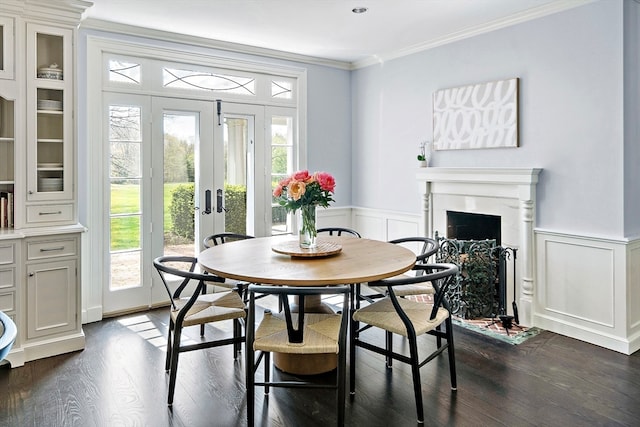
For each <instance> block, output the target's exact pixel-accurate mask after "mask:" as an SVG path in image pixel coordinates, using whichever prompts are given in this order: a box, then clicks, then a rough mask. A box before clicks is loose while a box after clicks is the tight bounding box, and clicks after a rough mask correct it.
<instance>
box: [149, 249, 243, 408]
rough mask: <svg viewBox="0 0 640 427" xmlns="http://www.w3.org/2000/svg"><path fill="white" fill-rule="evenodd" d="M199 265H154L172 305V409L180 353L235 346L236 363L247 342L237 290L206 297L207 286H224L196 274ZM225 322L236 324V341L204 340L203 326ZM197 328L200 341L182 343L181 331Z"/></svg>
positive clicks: (186, 260)
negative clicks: (243, 344)
mask: <svg viewBox="0 0 640 427" xmlns="http://www.w3.org/2000/svg"><path fill="white" fill-rule="evenodd" d="M178 264H179V265H186V266H188V268H187V269H180V268H177V267H176V265H178ZM197 264H198V260H197V259H196V258H193V257H187V256H162V257H158V258H156V259H155V260H154V261H153V265H154V266H155V268H156V269H157V270H158V273H159V274H160V278H161V279H162V283H163V284H164V287H165V289H166V291H167V293H168V295H169V301H170V303H171V308H170V313H169V333H168V336H167V358H166V361H165V370H166V371H168V372H169V395H168V398H167V403H168V405H169V406H171V405H172V404H173V394H174V391H175V386H176V374H177V372H178V356H179V355H180V353H183V352H186V351H193V350H200V349H204V348H210V347H219V346H223V345H229V344H233V356H234V359H236V358H237V357H238V352H239V351H240V346H241V344H242V343H243V342H244V336H243V335H242V330H241V326H242V325H241V320H242V319H244V318H245V317H246V312H245V304H244V302H243V301H242V298H240V295H238V293H237V292H236V291H235V290H233V291H224V292H216V293H212V294H203V293H202V291H203V289H204V287H205V286H206V283H222V282H223V281H224V279H223V278H222V277H218V276H215V275H213V274H202V273H196V272H195V267H196V265H197ZM176 279H177V280H178V281H180V282H179V284H178V287H177V288H176V290H175V291H171V288H172V286H171V284H172V283H173V282H175V281H176ZM190 283H191V284H195V286H194V289H193V291H192V292H190V293H189V295H188V296H185V297H183V296H182V293H183V292H185V293H187V292H186V289H187V286H188V285H189V284H190ZM223 320H233V337H230V338H223V339H215V340H214V339H211V340H207V339H205V337H204V325H205V324H207V323H212V322H219V321H223ZM195 325H200V326H201V329H200V334H201V340H200V341H199V342H196V343H194V344H182V343H181V341H180V339H181V337H182V329H183V328H185V327H188V326H195Z"/></svg>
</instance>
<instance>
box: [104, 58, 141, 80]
mask: <svg viewBox="0 0 640 427" xmlns="http://www.w3.org/2000/svg"><path fill="white" fill-rule="evenodd" d="M141 73H142V66H141V65H140V64H136V63H134V62H127V61H122V60H119V59H110V60H109V81H112V82H115V83H129V84H135V85H139V84H140V82H141Z"/></svg>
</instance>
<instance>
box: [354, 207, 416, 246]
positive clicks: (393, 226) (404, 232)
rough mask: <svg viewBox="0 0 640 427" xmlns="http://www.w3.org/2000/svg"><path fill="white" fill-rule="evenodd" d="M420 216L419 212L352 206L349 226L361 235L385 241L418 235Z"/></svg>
mask: <svg viewBox="0 0 640 427" xmlns="http://www.w3.org/2000/svg"><path fill="white" fill-rule="evenodd" d="M420 218H421V217H420V215H419V214H408V213H404V212H393V211H381V210H377V209H365V208H353V209H352V213H351V224H352V225H351V227H352V228H353V229H354V230H357V231H358V232H359V233H360V234H361V235H362V237H366V238H368V239H375V240H384V241H387V240H393V239H397V238H400V237H412V236H420Z"/></svg>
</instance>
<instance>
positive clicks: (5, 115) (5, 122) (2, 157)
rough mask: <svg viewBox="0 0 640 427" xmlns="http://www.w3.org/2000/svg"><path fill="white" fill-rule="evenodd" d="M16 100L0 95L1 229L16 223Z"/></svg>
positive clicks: (11, 226)
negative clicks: (14, 191) (14, 192)
mask: <svg viewBox="0 0 640 427" xmlns="http://www.w3.org/2000/svg"><path fill="white" fill-rule="evenodd" d="M14 111H15V107H14V101H12V100H10V99H5V98H3V97H2V95H0V229H4V228H13V225H14V212H15V210H14V203H15V202H14V194H13V189H14V183H15V182H14V163H15V162H14V139H15V133H14V129H15V119H14Z"/></svg>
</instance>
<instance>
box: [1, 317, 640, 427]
mask: <svg viewBox="0 0 640 427" xmlns="http://www.w3.org/2000/svg"><path fill="white" fill-rule="evenodd" d="M166 327H167V311H166V310H165V309H159V310H153V311H150V312H147V313H144V314H135V315H129V316H123V317H118V318H113V319H106V320H104V321H102V322H98V323H92V324H88V325H85V327H84V330H85V333H86V337H87V344H86V349H85V350H84V351H81V352H76V353H71V354H65V355H61V356H56V357H51V358H47V359H42V360H37V361H33V362H29V363H27V364H25V366H24V367H20V368H16V369H9V368H7V367H6V366H4V367H2V368H0V426H12V427H13V426H16V427H17V426H20V427H24V426H34V427H48V426H82V427H89V426H109V427H111V426H154V427H157V426H189V427H197V426H224V427H226V426H244V425H246V421H245V420H246V399H245V390H244V370H243V365H244V363H243V361H242V360H238V361H236V362H234V361H233V358H232V349H231V347H226V348H218V349H211V350H204V351H196V352H192V353H186V354H183V355H181V357H180V366H179V369H178V382H177V386H176V393H175V401H174V406H173V410H170V409H169V408H168V407H167V406H166V403H165V402H166V393H167V382H168V380H167V375H166V374H165V372H164V356H165V340H166V338H165V332H166ZM208 328H209V330H208V333H211V332H214V333H220V331H219V330H218V331H216V330H215V329H214V328H211V327H208ZM455 332H456V335H455V338H456V360H457V368H458V391H457V393H455V394H452V392H451V391H450V388H449V372H448V371H449V370H448V364H447V361H446V357H440V358H438V359H437V360H435V361H433V362H431V363H429V364H428V365H427V366H425V367H423V368H422V379H423V385H422V387H423V393H424V403H425V413H426V418H427V419H426V422H425V425H427V426H638V425H640V354H635V355H632V356H625V355H622V354H619V353H616V352H613V351H609V350H605V349H603V348H599V347H596V346H593V345H590V344H587V343H584V342H581V341H577V340H574V339H570V338H566V337H563V336H560V335H556V334H553V333H550V332H542V333H541V334H540V335H538V336H536V337H534V338H531V339H529V340H528V341H526V342H524V343H523V344H520V345H518V346H512V345H510V344H506V343H503V342H500V341H496V340H492V339H491V338H488V337H485V336H482V335H479V334H477V333H474V332H470V331H467V330H464V329H461V328H457V329H456V331H455ZM190 336H191V337H192V338H193V339H196V340H197V339H198V333H197V330H194V331H193V332H192V333H191V335H190ZM423 338H424V339H423V342H424V344H423V345H424V346H425V348H426V347H429V348H431V347H432V346H433V345H434V344H433V338H432V337H423ZM380 339H382V335H381V336H380ZM397 341H398V344H400V340H397ZM639 353H640V352H639ZM357 363H358V365H357V369H358V370H357V375H358V384H357V395H356V398H355V400H354V401H353V402H350V401H349V400H348V399H347V408H346V417H347V424H348V425H350V426H381V427H382V426H384V427H386V426H412V425H415V424H416V422H415V408H414V400H413V392H412V388H411V375H410V370H409V369H408V367H407V366H405V365H403V364H401V363H396V365H394V368H393V371H386V369H385V367H384V361H383V359H382V357H381V356H377V355H373V354H372V353H370V352H367V351H364V350H362V349H359V350H358V362H357ZM329 375H331V374H329ZM256 395H257V399H256V414H257V417H258V418H259V419H260V418H262V425H265V426H267V425H269V426H326V425H334V423H335V421H334V420H335V418H334V413H335V411H334V398H333V391H304V390H295V389H294V390H285V389H275V390H273V391H272V393H271V395H270V397H269V399H268V405H267V404H265V402H264V401H263V395H262V391H261V389H258V390H257V393H256Z"/></svg>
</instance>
